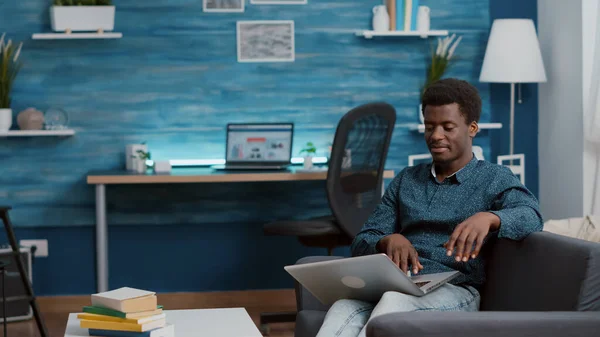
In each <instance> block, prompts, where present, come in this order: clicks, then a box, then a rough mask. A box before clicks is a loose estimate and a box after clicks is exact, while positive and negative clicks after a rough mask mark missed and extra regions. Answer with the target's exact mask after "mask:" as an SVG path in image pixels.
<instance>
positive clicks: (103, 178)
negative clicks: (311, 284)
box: [87, 168, 394, 185]
mask: <svg viewBox="0 0 600 337" xmlns="http://www.w3.org/2000/svg"><path fill="white" fill-rule="evenodd" d="M383 176H384V178H386V179H391V178H394V171H391V170H386V171H384V175H383ZM325 179H327V171H325V170H316V171H315V172H306V171H304V170H302V169H301V168H291V169H289V170H282V171H217V170H214V169H212V168H174V169H172V170H171V173H168V174H154V173H150V171H149V172H148V173H146V174H143V173H135V172H128V171H92V172H90V173H89V174H88V176H87V183H88V184H93V185H96V184H165V183H168V184H172V183H232V182H236V183H239V182H257V181H300V180H325Z"/></svg>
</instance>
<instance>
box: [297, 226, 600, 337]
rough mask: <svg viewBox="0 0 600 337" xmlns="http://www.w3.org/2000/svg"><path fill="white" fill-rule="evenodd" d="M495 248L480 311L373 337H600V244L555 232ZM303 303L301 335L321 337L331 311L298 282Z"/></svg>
mask: <svg viewBox="0 0 600 337" xmlns="http://www.w3.org/2000/svg"><path fill="white" fill-rule="evenodd" d="M489 243H490V245H489V246H488V249H487V252H486V253H485V254H486V256H487V259H488V261H489V263H488V265H487V281H486V284H485V285H484V287H483V288H482V289H481V311H479V312H410V313H393V314H387V315H382V316H379V317H376V318H374V319H373V320H371V321H370V322H369V324H368V325H367V337H400V336H411V337H417V336H418V337H431V336H444V337H452V336H457V337H458V336H460V337H468V336H473V337H475V336H477V337H479V336H485V337H499V336H506V337H508V336H511V337H518V336H569V337H577V336H600V244H598V243H593V242H588V241H583V240H578V239H573V238H569V237H565V236H560V235H556V234H552V233H548V232H539V233H533V234H531V235H529V236H528V237H527V238H526V239H524V240H523V241H520V242H515V241H510V240H506V239H499V240H493V241H490V242H489ZM332 258H341V257H321V256H313V257H306V258H302V259H300V260H299V261H298V263H307V262H313V261H322V260H327V259H332ZM296 299H297V306H298V315H297V318H296V330H295V337H315V336H316V334H317V332H318V331H319V328H320V327H321V325H322V324H323V320H324V318H325V314H326V312H327V309H328V308H327V307H325V306H323V305H322V304H321V303H320V302H319V301H318V300H317V299H316V298H315V297H314V296H312V295H311V294H310V293H309V292H308V291H307V290H306V289H304V288H303V287H302V286H300V285H299V284H296Z"/></svg>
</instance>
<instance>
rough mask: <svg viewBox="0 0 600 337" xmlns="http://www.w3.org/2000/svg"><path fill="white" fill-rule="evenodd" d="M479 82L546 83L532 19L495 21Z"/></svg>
mask: <svg viewBox="0 0 600 337" xmlns="http://www.w3.org/2000/svg"><path fill="white" fill-rule="evenodd" d="M479 80H480V81H481V82H495V83H528V82H546V72H545V71H544V61H543V59H542V52H541V51H540V43H539V41H538V38H537V34H536V31H535V26H534V25H533V21H532V20H531V19H497V20H494V23H493V24H492V30H491V32H490V38H489V40H488V43H487V48H486V50H485V57H484V59H483V66H482V68H481V74H480V76H479Z"/></svg>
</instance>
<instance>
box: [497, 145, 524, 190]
mask: <svg viewBox="0 0 600 337" xmlns="http://www.w3.org/2000/svg"><path fill="white" fill-rule="evenodd" d="M515 160H516V161H517V162H518V163H514V161H515ZM506 162H509V163H508V165H507V164H506ZM498 165H504V166H506V167H508V168H509V169H510V170H511V171H512V173H514V174H515V175H517V176H519V178H520V179H521V184H523V185H525V155H524V154H522V153H521V154H507V155H504V156H498Z"/></svg>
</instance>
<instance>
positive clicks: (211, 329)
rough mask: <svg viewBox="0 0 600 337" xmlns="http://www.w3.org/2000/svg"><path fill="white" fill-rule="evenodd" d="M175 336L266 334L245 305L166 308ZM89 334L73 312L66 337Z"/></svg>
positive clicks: (230, 336) (168, 320)
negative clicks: (225, 307) (259, 328)
mask: <svg viewBox="0 0 600 337" xmlns="http://www.w3.org/2000/svg"><path fill="white" fill-rule="evenodd" d="M165 313H166V314H167V323H171V324H174V325H175V337H205V336H206V337H262V335H261V333H260V331H259V330H258V328H257V327H256V325H255V324H254V322H253V321H252V319H251V318H250V315H248V312H247V311H246V309H244V308H227V309H195V310H165ZM83 336H89V334H88V330H87V329H82V328H80V327H79V319H78V318H77V313H73V314H69V321H68V322H67V329H66V331H65V337H83Z"/></svg>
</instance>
